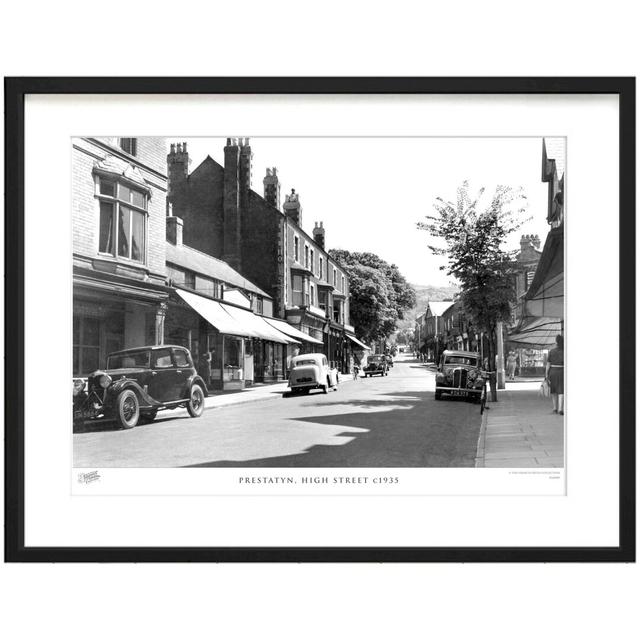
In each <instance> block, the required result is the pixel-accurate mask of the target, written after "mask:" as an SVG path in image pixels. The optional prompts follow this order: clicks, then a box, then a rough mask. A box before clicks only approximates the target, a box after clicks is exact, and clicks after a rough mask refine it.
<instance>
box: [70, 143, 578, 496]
mask: <svg viewBox="0 0 640 640" xmlns="http://www.w3.org/2000/svg"><path fill="white" fill-rule="evenodd" d="M247 133H249V134H250V133H251V132H247ZM71 147H72V150H71V163H72V171H71V173H72V184H71V185H70V187H71V192H72V197H71V204H72V232H73V244H72V250H73V256H72V260H73V311H72V313H73V341H72V344H73V354H72V358H73V466H74V472H76V473H77V474H78V478H79V481H80V482H81V483H84V484H87V483H89V482H91V480H92V479H93V480H95V479H96V478H95V475H94V476H92V475H91V473H90V472H91V471H92V470H94V469H108V468H150V467H156V468H158V467H160V468H176V467H180V468H183V467H185V468H210V469H211V473H212V474H215V473H216V471H215V469H214V468H219V467H237V468H247V469H249V468H256V467H264V468H272V469H273V468H280V469H282V468H291V467H301V468H314V469H316V470H317V469H319V468H333V469H349V470H356V469H357V468H367V469H374V468H393V469H403V468H463V467H466V468H504V469H507V468H515V469H519V468H533V469H550V470H553V469H562V468H564V464H565V421H564V420H565V415H566V414H567V411H568V409H569V408H570V399H568V398H567V397H566V396H565V393H564V380H565V375H566V370H565V366H566V365H565V359H564V340H565V339H566V338H567V336H566V335H565V330H564V319H565V281H564V264H565V249H564V247H565V237H564V229H565V223H566V215H567V207H566V204H565V195H564V194H565V181H566V175H567V162H566V139H565V138H564V137H558V136H546V137H545V136H527V137H515V136H514V137H482V136H481V137H421V136H415V137H408V136H405V137H375V136H369V137H348V136H344V137H311V136H309V137H265V136H252V135H246V136H241V137H238V136H230V137H219V138H218V137H193V136H182V137H174V136H166V137H150V136H138V137H115V136H111V137H101V136H86V137H76V138H73V139H72V141H71ZM569 339H570V337H569ZM70 356H71V354H70ZM70 428H71V425H70ZM96 473H97V472H96ZM378 476H379V478H378V479H379V481H380V482H382V483H385V484H386V483H388V484H390V485H392V484H393V483H394V482H397V477H395V476H394V474H388V475H387V474H384V473H380V474H378ZM251 477H252V478H253V479H252V480H251V482H255V473H253V472H252V474H251ZM326 478H327V476H324V475H319V476H317V477H315V478H310V479H309V481H315V482H320V483H321V482H324V481H326ZM347 480H348V478H347ZM299 481H300V480H299V479H298V480H296V482H299ZM353 481H354V482H355V481H356V480H353ZM369 481H371V479H370V478H369Z"/></svg>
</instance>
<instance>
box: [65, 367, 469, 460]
mask: <svg viewBox="0 0 640 640" xmlns="http://www.w3.org/2000/svg"><path fill="white" fill-rule="evenodd" d="M401 358H402V357H401ZM434 384H435V383H434V373H433V371H431V370H429V369H428V368H426V367H425V366H424V365H421V364H419V363H418V362H416V361H413V360H409V359H404V360H400V361H399V362H396V365H395V366H394V367H393V369H391V371H390V372H389V375H388V376H387V377H383V378H381V377H375V378H368V379H364V378H361V379H359V380H357V381H352V380H349V381H347V382H344V383H343V384H341V385H340V387H339V389H338V391H337V392H330V393H329V394H327V395H324V394H322V393H321V392H311V394H310V395H308V396H293V397H288V398H282V397H281V396H280V394H274V396H273V398H271V399H268V400H262V401H260V402H252V403H247V404H238V405H233V406H227V407H222V408H216V409H210V410H207V411H205V413H204V415H203V416H202V417H201V418H198V419H191V418H188V417H186V412H182V414H183V416H184V417H182V416H176V414H171V413H170V412H167V413H165V414H164V416H163V414H162V413H161V414H160V415H159V416H158V419H157V420H156V421H155V422H154V423H152V424H150V425H143V426H139V427H136V428H135V429H131V430H127V431H120V430H116V429H113V428H110V427H101V430H96V431H93V432H89V433H77V434H74V436H73V437H74V464H75V466H77V467H181V466H196V467H472V466H474V458H475V455H476V446H477V442H478V433H479V430H480V411H479V408H478V406H477V405H474V404H469V403H467V402H464V401H463V400H459V399H452V400H443V401H439V402H436V401H435V400H434V394H433V388H434Z"/></svg>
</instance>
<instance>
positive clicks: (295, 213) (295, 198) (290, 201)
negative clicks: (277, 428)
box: [282, 189, 302, 227]
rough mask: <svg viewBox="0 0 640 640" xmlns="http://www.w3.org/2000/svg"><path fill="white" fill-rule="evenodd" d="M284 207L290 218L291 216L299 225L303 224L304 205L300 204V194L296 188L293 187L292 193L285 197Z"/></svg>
mask: <svg viewBox="0 0 640 640" xmlns="http://www.w3.org/2000/svg"><path fill="white" fill-rule="evenodd" d="M282 209H283V210H284V213H285V214H286V215H287V217H288V218H291V220H293V222H295V224H297V225H298V226H299V227H301V226H302V206H301V205H300V196H299V195H298V194H297V193H296V190H295V189H291V193H290V194H287V195H286V196H285V197H284V204H283V205H282Z"/></svg>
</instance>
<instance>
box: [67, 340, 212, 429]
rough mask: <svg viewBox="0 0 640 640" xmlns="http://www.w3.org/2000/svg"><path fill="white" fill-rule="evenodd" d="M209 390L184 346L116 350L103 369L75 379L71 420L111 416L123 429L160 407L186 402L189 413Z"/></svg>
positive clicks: (149, 418) (197, 412)
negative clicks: (86, 377) (85, 377)
mask: <svg viewBox="0 0 640 640" xmlns="http://www.w3.org/2000/svg"><path fill="white" fill-rule="evenodd" d="M207 395H208V393H207V387H206V385H205V383H204V380H203V379H202V378H201V377H200V376H199V375H198V373H197V372H196V370H195V367H194V366H193V360H192V359H191V354H190V353H189V350H188V349H185V348H184V347H178V346H171V345H162V346H153V347H136V348H134V349H125V350H124V351H117V352H115V353H112V354H110V355H109V356H108V357H107V368H106V369H104V370H98V371H94V372H93V373H92V374H91V375H90V376H89V377H88V379H87V380H84V379H82V378H75V379H74V381H73V418H74V424H78V423H83V422H85V421H87V420H115V421H116V423H117V424H118V425H119V426H120V427H122V428H123V429H131V428H132V427H135V426H136V425H137V424H138V422H151V421H152V420H154V419H155V417H156V414H157V413H158V411H161V410H163V409H176V408H178V407H186V409H187V411H188V412H189V415H190V416H191V417H192V418H197V417H199V416H201V415H202V412H203V411H204V399H205V397H206V396H207Z"/></svg>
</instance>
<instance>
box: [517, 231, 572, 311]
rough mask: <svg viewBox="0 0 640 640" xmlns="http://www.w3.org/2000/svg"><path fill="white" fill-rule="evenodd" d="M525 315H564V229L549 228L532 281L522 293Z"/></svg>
mask: <svg viewBox="0 0 640 640" xmlns="http://www.w3.org/2000/svg"><path fill="white" fill-rule="evenodd" d="M524 311H525V315H526V316H537V317H544V318H563V317H564V230H563V227H557V228H556V229H552V230H551V231H550V232H549V235H548V236H547V240H546V242H545V243H544V249H543V251H542V255H541V256H540V262H539V263H538V268H537V269H536V273H535V275H534V277H533V282H532V283H531V286H530V287H529V290H528V291H527V293H526V294H525V304H524Z"/></svg>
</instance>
